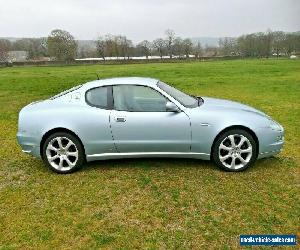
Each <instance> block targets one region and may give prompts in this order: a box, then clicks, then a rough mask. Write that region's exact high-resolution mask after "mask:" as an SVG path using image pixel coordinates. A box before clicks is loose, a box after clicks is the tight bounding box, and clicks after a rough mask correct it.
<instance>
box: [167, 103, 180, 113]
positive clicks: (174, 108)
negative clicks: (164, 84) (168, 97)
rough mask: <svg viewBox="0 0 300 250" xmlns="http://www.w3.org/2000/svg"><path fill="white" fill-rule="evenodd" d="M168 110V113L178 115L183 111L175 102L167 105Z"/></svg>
mask: <svg viewBox="0 0 300 250" xmlns="http://www.w3.org/2000/svg"><path fill="white" fill-rule="evenodd" d="M166 110H167V111H168V112H176V113H179V112H181V110H180V109H179V108H178V107H177V106H176V105H175V104H174V103H173V102H167V103H166Z"/></svg>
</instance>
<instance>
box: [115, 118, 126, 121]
mask: <svg viewBox="0 0 300 250" xmlns="http://www.w3.org/2000/svg"><path fill="white" fill-rule="evenodd" d="M125 121H126V119H125V117H116V122H125Z"/></svg>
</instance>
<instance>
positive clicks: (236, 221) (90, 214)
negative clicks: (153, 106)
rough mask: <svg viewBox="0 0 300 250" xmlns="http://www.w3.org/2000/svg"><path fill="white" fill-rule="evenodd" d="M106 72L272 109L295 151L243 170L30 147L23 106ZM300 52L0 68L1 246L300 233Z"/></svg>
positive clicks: (180, 241)
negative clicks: (34, 153)
mask: <svg viewBox="0 0 300 250" xmlns="http://www.w3.org/2000/svg"><path fill="white" fill-rule="evenodd" d="M96 73H98V74H99V75H100V76H101V77H103V78H105V77H113V76H150V77H156V78H159V79H161V80H164V81H167V82H170V83H172V84H173V85H174V86H176V87H177V88H179V89H181V90H184V91H186V92H188V93H193V94H196V95H202V96H214V97H221V98H228V99H232V100H236V101H240V102H243V103H246V104H249V105H252V106H254V107H256V108H258V109H260V110H263V111H265V112H267V113H268V114H269V115H271V116H272V117H273V118H274V119H276V120H278V121H279V122H280V123H281V124H282V125H283V126H284V127H285V129H286V144H285V148H284V151H283V152H282V153H281V154H279V155H278V156H276V157H274V158H269V159H264V160H260V161H258V162H257V163H256V164H255V165H254V166H253V167H251V168H250V169H249V170H247V171H246V172H242V173H226V172H222V171H220V170H219V169H217V168H216V167H215V166H214V165H213V164H212V163H210V162H206V161H198V160H187V159H180V160H178V159H130V160H111V161H102V162H101V161H99V162H94V163H90V164H88V165H87V166H86V167H84V168H83V169H82V170H81V171H79V172H76V173H74V174H71V175H57V174H54V173H52V172H50V171H49V170H48V169H47V168H45V166H44V165H43V163H42V162H41V161H40V160H38V159H34V158H32V157H31V156H28V155H25V154H23V153H22V152H21V149H20V147H19V146H18V145H17V142H16V139H15V136H16V132H17V118H18V112H19V110H20V109H21V108H22V107H23V106H24V105H26V104H28V103H29V102H32V101H35V100H39V99H43V98H47V97H49V96H51V95H54V94H56V93H58V92H60V91H62V90H64V89H67V88H69V87H71V86H74V85H78V84H80V83H83V82H86V81H89V80H93V79H95V78H96ZM299 117H300V61H299V60H295V61H292V60H236V61H215V62H200V63H170V64H167V63H165V64H137V65H95V66H69V67H19V68H18V67H14V68H2V69H0V143H1V144H0V145H1V147H0V249H1V246H2V248H3V249H14V248H38V249H40V248H51V249H52V248H64V249H65V248H66V249H74V248H76V249H77V248H80V249H90V248H92V249H93V248H94V249H97V248H109V249H111V248H114V249H115V248H117V249H132V248H146V249H157V248H162V249H191V248H193V249H205V248H215V249H232V248H238V247H239V235H240V234H248V233H249V234H260V233H262V234H263V233H267V234H271V233H280V234H283V233H284V234H289V233H293V234H295V233H298V237H299V225H300V221H299V218H300V206H299V176H300V173H299V165H300V149H299V148H300V147H299V146H300V144H299V140H300V136H299V133H300V129H299V128H300V123H299Z"/></svg>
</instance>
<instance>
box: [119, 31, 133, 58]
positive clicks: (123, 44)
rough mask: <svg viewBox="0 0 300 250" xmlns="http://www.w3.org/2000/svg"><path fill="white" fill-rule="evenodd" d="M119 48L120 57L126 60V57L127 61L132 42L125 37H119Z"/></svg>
mask: <svg viewBox="0 0 300 250" xmlns="http://www.w3.org/2000/svg"><path fill="white" fill-rule="evenodd" d="M119 46H120V51H121V56H123V57H124V59H126V57H127V58H128V59H129V53H130V48H131V47H132V41H131V40H129V39H127V37H126V36H120V37H119Z"/></svg>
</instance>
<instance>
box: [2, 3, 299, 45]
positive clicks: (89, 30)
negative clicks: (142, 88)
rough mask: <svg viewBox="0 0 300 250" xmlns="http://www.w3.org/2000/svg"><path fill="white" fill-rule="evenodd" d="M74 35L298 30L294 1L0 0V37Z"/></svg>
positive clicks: (135, 38) (148, 36)
mask: <svg viewBox="0 0 300 250" xmlns="http://www.w3.org/2000/svg"><path fill="white" fill-rule="evenodd" d="M55 28H60V29H65V30H67V31H69V32H71V33H72V34H73V35H74V36H75V38H77V39H94V38H96V37H97V36H99V35H103V34H107V33H110V34H123V35H127V36H128V37H129V38H130V39H132V40H133V41H135V42H136V41H140V40H143V39H149V40H152V39H154V38H157V37H162V36H164V31H165V30H166V29H167V28H171V29H173V30H174V31H175V32H176V34H177V35H180V36H182V37H198V36H213V37H221V36H238V35H241V34H245V33H251V32H257V31H266V30H267V29H268V28H270V29H272V30H283V31H297V30H300V0H164V1H163V0H161V1H160V0H105V1H104V0H18V1H17V0H0V37H41V36H47V35H48V34H49V33H50V31H51V30H52V29H55Z"/></svg>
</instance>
